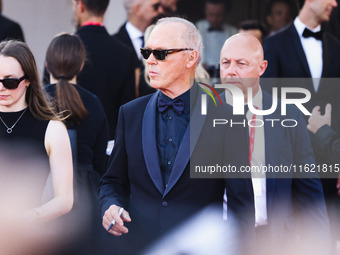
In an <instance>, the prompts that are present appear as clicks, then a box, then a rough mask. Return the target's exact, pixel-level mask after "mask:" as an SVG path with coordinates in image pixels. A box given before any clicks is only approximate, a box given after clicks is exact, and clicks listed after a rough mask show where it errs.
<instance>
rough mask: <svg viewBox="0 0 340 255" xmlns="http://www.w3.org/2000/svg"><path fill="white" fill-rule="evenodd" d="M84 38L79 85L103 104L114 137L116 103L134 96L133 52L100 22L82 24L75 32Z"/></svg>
mask: <svg viewBox="0 0 340 255" xmlns="http://www.w3.org/2000/svg"><path fill="white" fill-rule="evenodd" d="M76 34H77V35H78V36H79V37H80V38H81V39H82V41H83V42H84V45H85V48H86V52H87V61H86V63H85V65H84V68H83V70H82V71H81V72H80V74H79V75H78V78H77V82H78V84H79V85H80V86H82V87H84V88H86V89H87V90H89V91H90V92H92V93H93V94H95V95H97V96H98V97H99V99H100V101H101V102H102V104H103V107H104V110H105V113H106V116H107V119H108V123H109V128H110V137H109V138H110V139H113V138H114V134H115V130H116V125H117V120H118V111H119V107H120V106H121V105H122V104H124V103H126V102H128V101H130V100H132V99H134V98H135V90H134V88H135V79H134V78H135V77H134V68H133V65H134V64H133V57H132V52H131V51H130V50H129V49H128V48H127V47H125V46H124V45H123V44H121V43H120V42H118V41H117V40H115V39H113V38H112V37H111V36H110V35H109V34H108V33H107V31H106V29H105V27H101V26H84V27H81V28H80V29H79V30H78V31H77V33H76Z"/></svg>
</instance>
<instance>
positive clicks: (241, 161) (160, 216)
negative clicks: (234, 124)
mask: <svg viewBox="0 0 340 255" xmlns="http://www.w3.org/2000/svg"><path fill="white" fill-rule="evenodd" d="M158 93H159V92H156V93H155V94H153V95H148V96H145V97H142V98H138V99H136V100H134V101H132V102H130V103H128V104H126V105H123V106H122V107H121V109H120V113H119V121H118V126H117V133H116V135H117V136H116V142H115V147H114V150H113V153H112V155H111V161H110V164H109V168H108V170H107V172H106V173H105V175H104V176H103V178H102V181H101V188H100V200H101V203H102V213H104V212H105V211H106V210H107V209H108V208H109V207H110V205H112V204H116V205H119V206H123V207H124V208H126V209H127V211H129V213H130V215H131V219H132V222H131V223H130V224H127V227H128V228H129V233H128V234H126V235H124V237H125V238H127V239H130V243H131V244H134V247H133V248H135V249H136V248H137V247H138V245H137V244H138V241H140V243H141V244H142V245H145V244H147V242H149V241H150V240H155V239H156V238H158V237H160V236H161V235H162V234H164V233H166V232H167V231H169V230H171V229H172V228H174V227H175V226H176V225H178V224H180V223H182V222H183V221H185V220H188V219H189V218H190V217H192V216H193V215H194V214H195V213H196V212H198V211H200V210H202V209H203V208H204V207H206V206H208V205H211V204H214V203H217V204H218V205H219V206H220V208H221V217H222V198H223V192H224V186H225V182H224V180H223V179H211V178H203V179H202V178H191V175H190V164H194V165H216V164H217V163H220V164H223V162H222V161H221V160H222V159H223V158H224V157H225V160H226V161H227V163H230V164H232V165H233V164H235V165H237V166H239V165H247V164H248V154H247V147H248V144H247V133H246V131H247V130H246V129H243V130H241V129H235V128H228V127H227V126H224V125H221V126H219V127H216V128H212V118H213V117H214V115H213V114H209V112H208V114H207V116H202V115H200V104H199V103H196V106H195V110H194V111H193V112H192V115H191V118H190V124H189V125H188V127H187V130H186V132H185V134H184V137H183V140H182V142H181V145H180V147H179V150H178V153H177V157H176V160H175V162H174V164H173V168H172V172H171V174H170V177H169V182H168V184H167V185H166V186H164V184H163V181H162V176H161V170H160V165H159V159H158V156H157V155H158V151H157V145H156V134H155V133H156V105H157V98H158ZM198 105H199V106H198ZM209 106H211V107H214V108H216V107H215V105H209ZM227 107H228V106H225V107H224V106H223V107H222V106H219V108H218V109H217V111H219V113H220V114H221V113H222V115H219V116H220V118H221V116H223V118H225V117H230V116H231V115H230V114H231V109H229V108H227ZM190 126H191V130H190ZM189 159H190V163H189ZM227 163H226V164H227ZM191 167H193V166H191ZM226 183H227V185H226V186H227V189H228V192H227V193H228V203H229V204H228V206H229V208H230V211H228V213H229V212H230V213H232V212H234V215H235V217H236V219H237V222H238V223H240V224H241V225H240V226H241V227H246V228H247V230H250V231H251V230H252V229H253V228H254V217H255V216H254V205H253V198H252V190H251V183H250V181H249V179H227V180H226ZM237 230H239V229H237ZM243 233H244V234H247V235H249V234H250V233H248V232H243ZM238 240H242V239H238ZM242 242H243V241H242ZM244 246H245V245H244Z"/></svg>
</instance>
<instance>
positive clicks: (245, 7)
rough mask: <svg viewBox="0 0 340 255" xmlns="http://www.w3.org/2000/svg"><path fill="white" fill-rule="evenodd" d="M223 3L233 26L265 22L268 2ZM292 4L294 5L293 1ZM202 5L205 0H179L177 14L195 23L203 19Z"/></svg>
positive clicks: (237, 0) (238, 0)
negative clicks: (249, 22) (255, 21)
mask: <svg viewBox="0 0 340 255" xmlns="http://www.w3.org/2000/svg"><path fill="white" fill-rule="evenodd" d="M224 2H225V6H226V8H227V9H226V11H227V15H226V16H227V17H226V18H227V19H226V20H227V22H228V23H230V24H232V25H234V26H238V24H239V23H240V22H241V21H243V20H247V19H257V20H260V21H263V22H264V21H265V15H266V9H267V4H268V2H269V0H224ZM292 2H293V4H295V3H296V2H295V1H294V0H293V1H292ZM204 3H205V0H180V1H179V2H178V4H177V6H178V12H179V14H180V16H182V17H184V18H187V19H189V20H190V21H192V22H196V21H197V20H199V19H203V18H204ZM295 14H297V7H296V10H295Z"/></svg>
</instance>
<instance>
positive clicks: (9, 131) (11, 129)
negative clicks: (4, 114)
mask: <svg viewBox="0 0 340 255" xmlns="http://www.w3.org/2000/svg"><path fill="white" fill-rule="evenodd" d="M26 110H27V108H26V109H25V110H24V111H23V112H22V114H20V116H19V118H18V119H17V121H16V122H15V123H14V124H13V126H11V127H9V126H7V125H6V123H5V122H4V120H3V119H2V118H1V116H0V120H1V122H2V124H4V125H5V127H6V128H7V134H10V133H12V131H13V128H14V127H15V125H16V124H17V123H18V121H19V120H20V119H21V117H22V115H24V113H25V112H26Z"/></svg>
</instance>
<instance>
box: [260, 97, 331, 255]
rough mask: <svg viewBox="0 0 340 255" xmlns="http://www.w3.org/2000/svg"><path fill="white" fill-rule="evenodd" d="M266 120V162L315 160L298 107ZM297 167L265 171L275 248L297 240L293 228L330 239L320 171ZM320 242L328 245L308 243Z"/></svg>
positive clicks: (265, 103) (265, 99)
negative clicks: (291, 122)
mask: <svg viewBox="0 0 340 255" xmlns="http://www.w3.org/2000/svg"><path fill="white" fill-rule="evenodd" d="M271 106H272V97H271V95H269V94H268V93H266V92H263V109H269V108H270V107H271ZM267 119H278V120H280V122H281V121H282V120H283V119H294V120H296V121H297V123H298V124H297V126H296V127H283V126H282V125H281V124H279V123H280V122H279V121H277V122H276V124H275V126H274V127H272V122H270V121H266V120H267ZM263 120H264V122H265V126H264V135H265V157H266V165H271V166H280V165H285V166H290V165H292V166H296V167H298V166H300V165H305V164H315V160H314V156H313V150H312V146H311V142H310V137H309V134H308V131H307V128H306V123H305V121H304V118H303V116H302V113H301V111H300V110H299V109H298V108H296V107H295V106H288V107H287V115H286V116H282V114H281V110H280V107H278V108H277V110H276V111H275V112H274V113H272V114H270V115H268V116H263ZM255 150H256V148H255ZM298 170H299V171H297V172H296V173H294V172H292V173H289V174H284V175H281V173H280V174H277V173H267V174H266V177H267V180H266V194H267V217H268V226H269V231H270V236H271V238H272V241H273V242H272V244H273V247H272V249H273V251H275V249H276V250H277V248H278V247H289V245H290V244H292V243H293V242H294V238H293V237H294V235H292V234H293V232H292V231H293V230H294V228H299V227H300V228H301V229H299V231H300V232H299V233H302V234H303V236H308V233H312V234H313V233H314V234H315V235H312V234H311V235H310V236H308V238H306V240H309V241H310V240H314V239H313V238H316V239H319V241H320V236H323V237H322V238H321V240H322V241H325V242H327V240H328V239H327V237H329V223H328V216H327V212H326V207H325V202H324V197H323V191H322V184H321V181H320V179H319V178H318V174H317V173H313V172H305V171H302V172H300V169H298ZM297 226H298V227H297ZM321 233H322V234H321ZM300 238H301V237H300ZM301 240H303V238H301ZM285 241H286V242H287V243H286V245H287V246H285V244H284V242H285ZM321 244H322V245H325V243H321V242H315V241H314V243H313V242H312V243H310V244H309V245H307V247H314V248H317V249H318V248H320V247H324V246H321ZM300 247H303V248H306V247H305V246H304V245H302V246H301V244H300V245H299V246H298V247H295V249H296V248H300ZM282 254H285V253H284V252H283V253H282ZM286 254H287V253H286ZM305 254H306V253H305Z"/></svg>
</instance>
